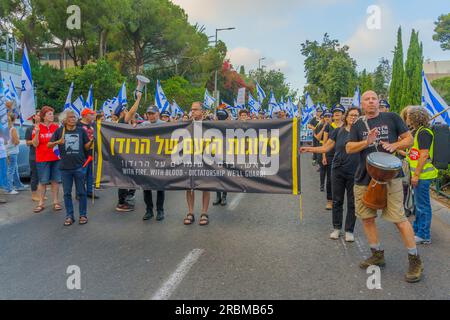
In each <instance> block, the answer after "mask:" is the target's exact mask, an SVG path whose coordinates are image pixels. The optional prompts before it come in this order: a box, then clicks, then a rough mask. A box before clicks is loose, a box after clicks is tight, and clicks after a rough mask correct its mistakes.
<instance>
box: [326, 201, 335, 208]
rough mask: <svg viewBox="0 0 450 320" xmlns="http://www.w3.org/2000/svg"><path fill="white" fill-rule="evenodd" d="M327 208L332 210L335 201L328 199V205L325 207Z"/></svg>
mask: <svg viewBox="0 0 450 320" xmlns="http://www.w3.org/2000/svg"><path fill="white" fill-rule="evenodd" d="M325 209H327V210H332V209H333V201H331V200H328V201H327V206H326V207H325Z"/></svg>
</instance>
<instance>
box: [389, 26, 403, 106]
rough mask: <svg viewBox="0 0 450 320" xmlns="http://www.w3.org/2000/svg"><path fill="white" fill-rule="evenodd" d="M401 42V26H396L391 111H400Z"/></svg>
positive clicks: (390, 100) (401, 83)
mask: <svg viewBox="0 0 450 320" xmlns="http://www.w3.org/2000/svg"><path fill="white" fill-rule="evenodd" d="M404 72H405V71H404V69H403V44H402V28H401V27H399V28H398V32H397V45H396V46H395V49H394V60H393V62H392V82H391V85H390V88H389V104H390V105H391V109H392V111H396V112H400V110H401V99H402V88H403V78H404Z"/></svg>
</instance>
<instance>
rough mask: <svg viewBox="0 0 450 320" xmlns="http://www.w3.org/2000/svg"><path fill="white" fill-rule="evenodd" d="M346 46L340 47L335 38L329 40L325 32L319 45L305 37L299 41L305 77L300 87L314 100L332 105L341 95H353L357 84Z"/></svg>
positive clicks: (354, 69)
mask: <svg viewBox="0 0 450 320" xmlns="http://www.w3.org/2000/svg"><path fill="white" fill-rule="evenodd" d="M348 49H349V47H348V46H343V47H341V46H340V44H339V41H338V40H331V39H330V37H329V35H328V34H325V35H324V38H323V41H322V43H321V44H319V43H318V42H317V41H309V40H307V41H306V42H305V43H302V44H301V53H302V55H303V56H305V72H306V80H307V85H306V86H305V89H304V90H305V92H309V93H310V95H311V97H312V99H313V100H314V101H315V102H319V101H320V102H322V103H326V104H328V105H332V104H335V103H336V102H339V100H340V98H341V97H345V96H349V95H353V92H354V90H355V87H356V84H357V74H356V62H355V60H353V59H352V58H351V57H350V55H349V53H348Z"/></svg>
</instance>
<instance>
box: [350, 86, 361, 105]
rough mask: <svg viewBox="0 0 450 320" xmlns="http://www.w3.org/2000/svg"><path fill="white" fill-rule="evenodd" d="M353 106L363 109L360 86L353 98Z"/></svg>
mask: <svg viewBox="0 0 450 320" xmlns="http://www.w3.org/2000/svg"><path fill="white" fill-rule="evenodd" d="M352 106H353V107H358V108H361V92H360V91H359V86H357V87H356V90H355V95H354V96H353V101H352Z"/></svg>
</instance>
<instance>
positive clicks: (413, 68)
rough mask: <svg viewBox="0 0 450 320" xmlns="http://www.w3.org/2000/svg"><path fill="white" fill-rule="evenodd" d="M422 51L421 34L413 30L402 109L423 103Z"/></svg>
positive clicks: (404, 80) (406, 66)
mask: <svg viewBox="0 0 450 320" xmlns="http://www.w3.org/2000/svg"><path fill="white" fill-rule="evenodd" d="M421 50H422V49H421V45H420V43H419V33H418V32H416V31H415V30H414V29H413V30H412V32H411V40H410V43H409V48H408V54H407V58H406V63H405V73H404V76H403V84H402V99H401V103H400V107H401V108H402V109H403V108H404V107H406V106H408V105H419V104H420V103H421V93H422V69H423V56H422V51H421Z"/></svg>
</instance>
